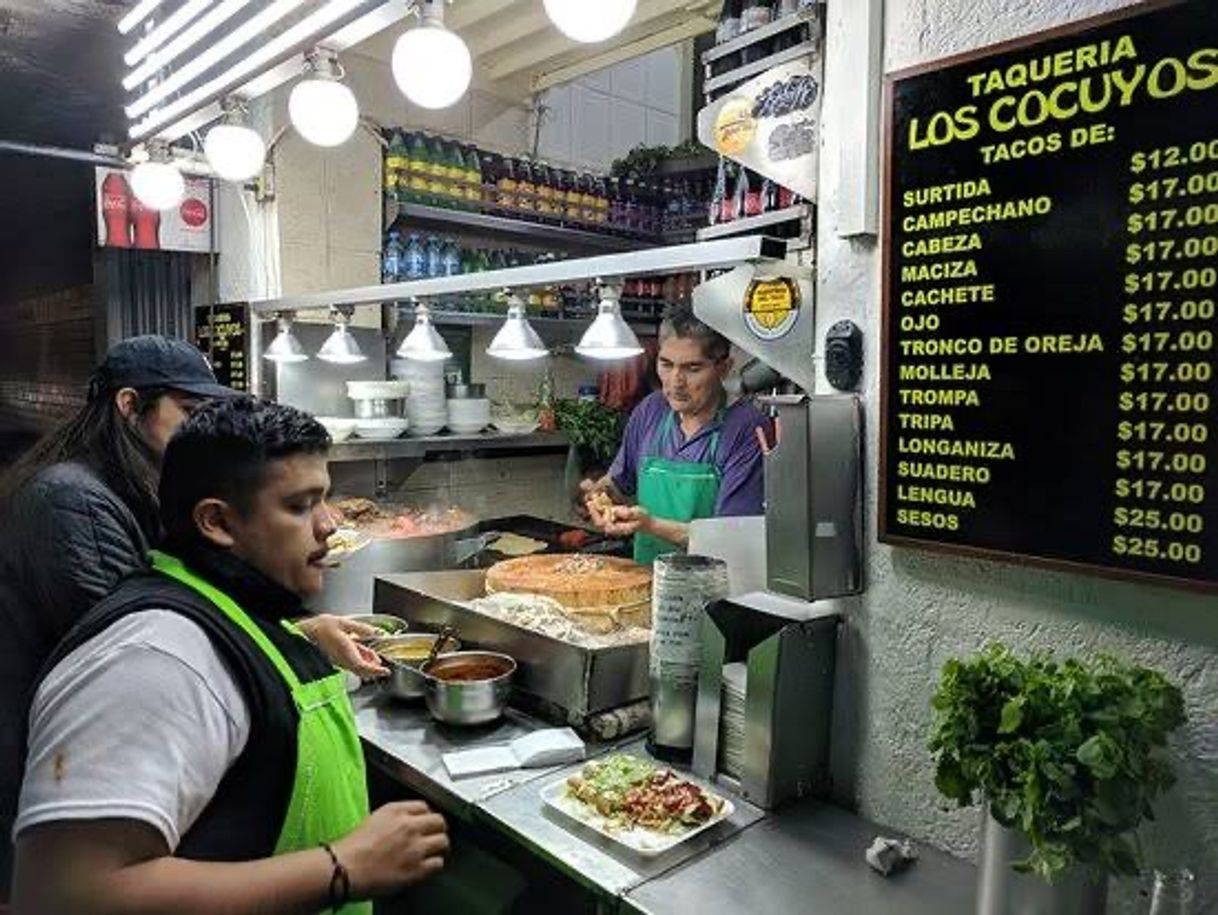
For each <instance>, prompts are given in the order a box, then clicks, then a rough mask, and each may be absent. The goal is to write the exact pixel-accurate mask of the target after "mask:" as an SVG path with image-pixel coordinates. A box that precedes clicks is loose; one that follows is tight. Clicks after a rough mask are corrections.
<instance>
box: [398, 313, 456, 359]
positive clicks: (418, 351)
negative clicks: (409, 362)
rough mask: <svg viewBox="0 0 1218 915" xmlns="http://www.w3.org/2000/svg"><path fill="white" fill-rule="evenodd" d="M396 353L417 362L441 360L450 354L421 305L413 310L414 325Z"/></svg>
mask: <svg viewBox="0 0 1218 915" xmlns="http://www.w3.org/2000/svg"><path fill="white" fill-rule="evenodd" d="M398 355H399V356H401V357H402V358H403V359H415V360H417V361H419V362H442V361H443V360H445V359H448V358H449V357H450V356H452V351H451V350H450V349H449V348H448V344H447V343H445V342H444V338H443V337H441V336H440V332H439V331H438V330H436V329H435V327H433V326H432V323H431V317H430V316H429V315H428V314H427V310H426V308H424V307H423V306H421V305H420V306H419V308H418V310H417V311H416V312H415V319H414V327H413V328H412V329H411V331H410V333H408V334H407V335H406V339H405V340H403V341H402V345H401V346H399V347H398Z"/></svg>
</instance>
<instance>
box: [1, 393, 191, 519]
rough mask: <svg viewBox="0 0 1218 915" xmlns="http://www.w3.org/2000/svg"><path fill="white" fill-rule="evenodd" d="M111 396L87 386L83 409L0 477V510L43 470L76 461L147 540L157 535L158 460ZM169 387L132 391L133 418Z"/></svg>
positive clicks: (144, 412)
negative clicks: (96, 478)
mask: <svg viewBox="0 0 1218 915" xmlns="http://www.w3.org/2000/svg"><path fill="white" fill-rule="evenodd" d="M115 393H116V392H115V391H113V390H105V389H101V388H99V386H98V385H97V383H96V381H95V382H93V383H91V384H90V386H89V396H88V399H87V400H86V402H85V405H84V406H83V407H81V408H80V410H78V411H77V412H76V413H75V414H74V415H73V416H71V417H69V418H68V419H66V420H64V422H63V423H62V424H61V425H60V426H59V427H58V428H56V429H54V430H53V431H51V432H48V433H47V434H46V435H45V436H43V437H42V438H41V439H40V440H39V441H38V442H37V443H35V444H34V445H33V446H32V447H31V448H30V449H29V451H27V452H26V453H25V454H24V455H22V456H21V458H19V459H18V460H17V462H16V463H15V464H13V466H12V467H11V468H10V469H9V470H8V472H7V473H5V474H4V475H3V477H0V505H2V504H3V503H4V502H6V501H7V500H8V499H9V498H10V497H12V496H13V495H14V494H15V493H16V492H17V491H18V490H20V489H21V488H22V487H23V486H25V484H27V483H28V482H29V481H30V480H32V479H33V478H34V477H36V476H38V474H39V473H41V472H42V471H43V470H45V469H46V468H48V467H50V466H52V465H54V464H59V463H62V462H64V461H79V462H80V463H82V464H85V465H86V466H88V467H89V468H90V469H91V470H92V471H93V472H94V473H96V474H97V475H98V476H99V477H100V478H101V480H102V482H103V483H105V484H106V486H108V487H109V488H110V489H111V490H113V492H114V493H115V495H117V496H118V497H119V498H120V499H121V500H122V501H123V503H124V504H125V505H126V506H127V508H128V509H130V511H131V513H132V514H133V515H134V516H135V519H136V521H137V522H139V525H140V527H141V529H143V531H144V535H145V536H146V537H148V538H149V541H154V540H156V539H157V537H158V534H159V531H160V522H159V520H158V515H159V512H158V508H157V496H156V492H157V484H158V481H159V477H160V467H159V461H158V459H157V456H156V454H155V453H153V451H152V449H151V448H150V447H149V446H148V443H147V442H146V441H145V440H144V438H143V436H142V435H140V432H139V429H138V427H137V425H136V424H135V423H133V422H131V420H130V419H128V418H127V417H125V416H123V415H122V413H120V412H119V409H118V405H117V404H116V403H115V402H114V395H115ZM167 393H168V389H167V388H143V389H141V390H138V391H136V395H137V400H136V406H135V418H136V419H137V420H142V419H143V418H144V417H146V416H147V415H148V414H149V413H150V412H152V411H153V410H154V409H156V406H157V403H158V401H159V400H160V399H161V397H163V396H164V395H165V394H167Z"/></svg>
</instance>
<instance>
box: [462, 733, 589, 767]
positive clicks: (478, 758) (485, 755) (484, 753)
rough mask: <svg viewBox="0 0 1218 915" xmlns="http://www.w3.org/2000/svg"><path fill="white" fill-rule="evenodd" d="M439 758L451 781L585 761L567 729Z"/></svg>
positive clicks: (579, 745) (581, 747)
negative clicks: (466, 777) (441, 759)
mask: <svg viewBox="0 0 1218 915" xmlns="http://www.w3.org/2000/svg"><path fill="white" fill-rule="evenodd" d="M442 758H443V760H444V768H446V769H447V770H448V775H449V777H450V778H462V777H465V776H469V775H490V774H492V773H495V772H510V771H511V770H513V769H528V768H534V769H537V768H542V767H544V766H559V765H564V764H566V763H571V762H578V761H579V760H581V759H583V758H584V742H583V741H582V740H581V739H580V737H579V735H578V734H576V733H575V732H574V731H573V730H571V729H570V728H543V729H542V730H540V731H533V732H532V733H531V734H525V735H524V736H523V737H517V738H516V739H515V740H513V741H512V742H511V743H505V744H500V745H499V746H494V747H478V748H477V749H474V750H459V751H457V752H455V753H445V754H444V756H443V757H442Z"/></svg>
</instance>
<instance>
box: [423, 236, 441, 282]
mask: <svg viewBox="0 0 1218 915" xmlns="http://www.w3.org/2000/svg"><path fill="white" fill-rule="evenodd" d="M425 275H426V277H427V278H428V279H431V278H433V277H437V276H443V275H444V249H443V246H442V245H441V243H440V239H439V238H437V237H436V236H435V235H428V236H427V270H426V273H425Z"/></svg>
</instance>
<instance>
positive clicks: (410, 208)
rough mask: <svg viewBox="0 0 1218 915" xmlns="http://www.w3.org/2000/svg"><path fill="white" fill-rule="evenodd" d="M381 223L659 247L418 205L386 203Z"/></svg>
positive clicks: (605, 246) (613, 247)
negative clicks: (401, 222) (403, 221)
mask: <svg viewBox="0 0 1218 915" xmlns="http://www.w3.org/2000/svg"><path fill="white" fill-rule="evenodd" d="M385 216H386V219H385V223H386V225H393V224H394V223H396V222H397V221H399V220H406V221H407V222H408V223H413V224H420V225H423V226H437V227H441V228H446V229H448V230H450V231H451V230H453V229H454V227H460V228H463V229H474V230H477V231H478V232H482V233H485V234H487V235H499V236H504V237H509V238H515V239H519V240H520V241H523V242H535V243H542V242H545V243H552V244H556V245H566V246H567V247H569V248H579V249H583V250H592V251H635V250H637V249H638V248H639V247H640V246H645V245H656V244H659V240H658V239H651V238H643V237H641V236H626V235H610V234H608V233H604V232H590V231H588V230H585V229H573V228H570V227H568V226H556V225H549V224H547V223H542V222H526V221H525V220H523V219H513V218H511V217H508V216H494V215H491V214H489V213H479V212H475V211H473V210H450V209H448V208H447V207H433V206H428V205H427V204H422V203H394V204H390V203H386V206H385Z"/></svg>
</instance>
